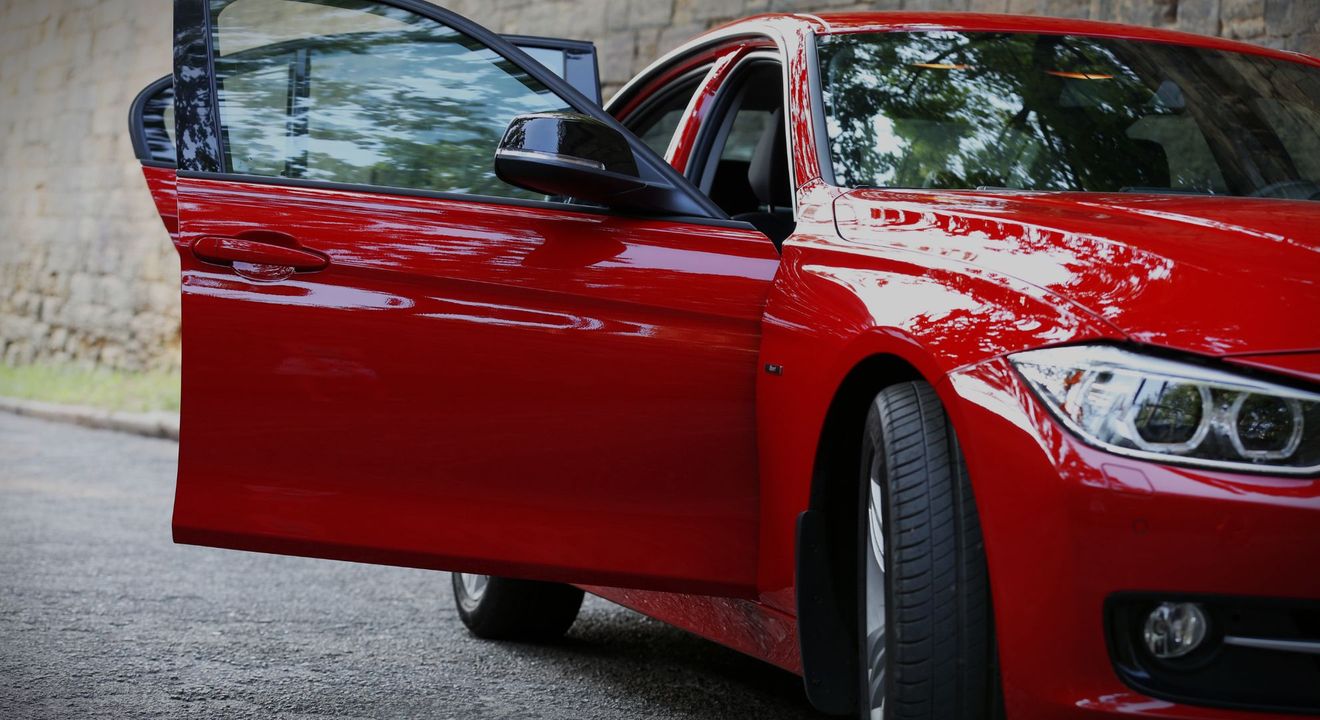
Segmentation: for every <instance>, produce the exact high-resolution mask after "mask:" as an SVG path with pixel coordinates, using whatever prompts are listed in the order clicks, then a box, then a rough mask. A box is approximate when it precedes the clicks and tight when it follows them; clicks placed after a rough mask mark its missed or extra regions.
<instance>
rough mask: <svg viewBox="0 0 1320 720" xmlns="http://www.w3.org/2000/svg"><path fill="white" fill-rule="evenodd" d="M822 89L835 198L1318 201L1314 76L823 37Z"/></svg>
mask: <svg viewBox="0 0 1320 720" xmlns="http://www.w3.org/2000/svg"><path fill="white" fill-rule="evenodd" d="M821 68H822V70H821V74H822V78H821V83H822V89H823V96H824V101H825V108H826V116H827V127H828V131H829V136H830V142H831V151H832V158H833V164H834V171H835V175H836V176H837V177H838V179H839V181H840V182H841V183H843V184H846V185H849V186H887V187H919V188H955V189H956V188H978V187H982V188H1000V187H1002V188H1018V189H1028V190H1080V191H1103V192H1189V193H1208V194H1231V195H1251V196H1261V197H1283V198H1292V199H1308V198H1309V199H1320V159H1318V158H1320V70H1316V69H1315V68H1312V67H1309V66H1307V65H1304V64H1302V63H1294V62H1288V61H1283V60H1277V59H1272V58H1267V57H1262V56H1257V55H1248V54H1243V53H1233V52H1225V51H1218V50H1207V49H1202V48H1196V47H1190V46H1179V45H1169V44H1161V43H1151V42H1139V41H1130V40H1118V39H1109V38H1094V37H1078V36H1061V35H1034V34H1025V33H1016V34H1015V33H956V32H912V33H907V32H896V33H879V34H860V35H853V36H846V37H840V38H835V39H831V40H830V41H828V42H826V43H824V44H822V46H821Z"/></svg>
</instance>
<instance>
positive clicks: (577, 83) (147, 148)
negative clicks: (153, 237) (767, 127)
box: [128, 35, 601, 237]
mask: <svg viewBox="0 0 1320 720" xmlns="http://www.w3.org/2000/svg"><path fill="white" fill-rule="evenodd" d="M504 38H505V39H506V40H508V41H509V42H510V43H512V44H513V45H514V46H515V47H517V48H518V49H519V50H521V51H523V52H524V53H527V54H528V55H529V56H531V57H532V58H533V59H535V60H536V61H537V62H539V63H541V64H542V65H544V66H546V67H547V68H548V69H550V70H551V71H552V72H554V73H555V74H556V75H558V76H559V77H561V78H563V79H564V80H565V82H567V83H568V84H570V85H572V86H573V88H574V89H576V90H577V91H578V92H580V93H582V94H583V95H585V96H586V97H587V98H589V99H591V100H594V101H595V102H596V104H597V105H599V104H601V94H600V68H599V66H598V64H597V60H596V46H595V45H594V44H592V43H591V42H588V41H586V40H567V39H564V38H549V37H535V36H531V35H505V36H504ZM128 134H129V137H130V138H131V139H132V141H133V154H134V155H136V156H137V159H138V160H139V161H140V162H141V163H142V172H143V175H144V176H145V177H146V181H147V188H148V189H149V190H150V191H151V199H152V201H153V202H154V203H155V204H156V210H157V211H158V212H159V213H160V219H161V221H162V222H164V223H165V229H166V230H168V231H169V233H170V237H174V235H175V233H176V231H177V230H178V222H179V218H178V211H177V210H176V208H175V197H174V171H175V162H176V158H175V148H174V75H173V74H170V75H166V76H165V77H163V78H159V79H157V80H156V81H154V82H152V83H151V84H150V85H147V86H146V87H145V88H143V89H142V91H141V92H139V93H138V95H137V97H136V98H135V99H134V100H133V105H132V106H131V107H130V108H129V113H128Z"/></svg>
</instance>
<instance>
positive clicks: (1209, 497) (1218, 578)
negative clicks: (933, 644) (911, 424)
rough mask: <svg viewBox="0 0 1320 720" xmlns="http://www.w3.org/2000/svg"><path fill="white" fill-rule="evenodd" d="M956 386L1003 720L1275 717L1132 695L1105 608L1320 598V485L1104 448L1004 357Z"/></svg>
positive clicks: (954, 403)
mask: <svg viewBox="0 0 1320 720" xmlns="http://www.w3.org/2000/svg"><path fill="white" fill-rule="evenodd" d="M948 382H949V387H947V388H944V389H945V390H947V391H949V392H948V393H947V395H948V397H949V400H950V402H949V405H950V408H949V410H950V415H951V416H952V418H953V422H954V426H955V429H956V430H957V432H958V438H959V441H960V443H961V444H962V447H963V451H964V453H965V455H966V457H967V467H968V470H969V472H970V475H971V478H972V483H973V487H974V489H975V492H976V498H977V504H978V506H979V508H980V514H981V518H982V528H983V532H984V536H985V544H986V554H987V558H988V561H989V565H990V580H991V589H992V594H993V600H994V604H995V623H996V627H995V632H996V634H997V638H998V643H999V653H1000V665H1001V672H1002V679H1003V686H1004V693H1005V702H1006V705H1007V709H1008V714H1009V717H1010V718H1052V717H1105V716H1111V715H1127V716H1137V717H1152V718H1193V717H1194V718H1262V717H1270V716H1271V713H1270V712H1268V711H1260V710H1257V709H1253V710H1244V709H1241V708H1240V707H1238V708H1227V707H1207V706H1205V705H1204V704H1202V701H1201V700H1200V699H1196V700H1194V704H1193V703H1189V702H1186V701H1185V700H1183V701H1174V700H1171V699H1168V696H1166V697H1156V696H1155V695H1159V694H1161V693H1159V692H1158V691H1149V692H1141V691H1138V690H1137V689H1135V687H1134V685H1133V684H1129V683H1128V682H1125V681H1124V680H1123V679H1121V678H1120V677H1119V672H1118V671H1117V670H1116V669H1115V664H1114V660H1113V657H1112V653H1111V647H1110V645H1111V643H1110V639H1111V634H1110V633H1109V631H1108V629H1107V623H1106V617H1107V615H1106V613H1107V610H1106V604H1107V602H1111V601H1112V600H1113V599H1114V598H1116V597H1121V596H1123V595H1124V594H1133V593H1137V594H1155V595H1160V594H1167V595H1170V596H1228V597H1240V596H1249V597H1250V598H1269V599H1272V600H1275V601H1283V602H1285V603H1287V602H1291V601H1299V602H1303V603H1304V602H1307V601H1313V600H1316V599H1320V480H1314V479H1299V478H1278V477H1264V476H1257V475H1242V474H1232V473H1223V472H1213V471H1207V470H1198V469H1189V468H1177V467H1172V466H1165V465H1159V464H1155V463H1150V462H1144V461H1139V460H1133V459H1129V458H1123V457H1118V456H1115V455H1112V454H1109V453H1105V452H1103V451H1100V450H1096V449H1094V448H1091V447H1089V446H1087V445H1085V444H1084V443H1082V442H1081V441H1080V440H1078V439H1076V438H1075V437H1074V436H1072V435H1071V434H1070V433H1068V432H1067V431H1066V430H1064V429H1063V428H1062V427H1061V426H1060V425H1059V424H1057V423H1056V422H1055V421H1054V420H1053V418H1052V417H1050V415H1049V414H1048V412H1047V411H1046V410H1045V408H1044V407H1043V406H1042V405H1041V404H1040V402H1039V401H1038V400H1037V399H1036V398H1035V397H1034V395H1032V393H1031V392H1030V391H1029V390H1028V389H1027V388H1026V386H1025V384H1024V383H1023V382H1022V381H1021V379H1020V378H1019V377H1018V376H1017V374H1016V373H1015V372H1014V371H1013V369H1012V368H1011V367H1010V365H1009V363H1008V362H1007V361H1006V360H1003V359H998V360H994V361H990V362H987V363H983V364H980V365H977V366H974V367H971V368H968V369H965V370H962V371H959V372H957V373H955V374H953V375H952V376H951V377H950V379H949V381H948ZM1314 662H1315V663H1316V672H1317V678H1320V658H1316V659H1315V660H1314ZM1314 712H1320V710H1316V711H1314ZM1274 715H1275V716H1277V717H1293V718H1295V717H1296V715H1294V714H1281V713H1274Z"/></svg>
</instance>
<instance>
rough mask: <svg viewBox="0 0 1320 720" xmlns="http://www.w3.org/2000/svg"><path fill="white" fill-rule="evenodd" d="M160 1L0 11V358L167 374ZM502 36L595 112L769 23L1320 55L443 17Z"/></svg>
mask: <svg viewBox="0 0 1320 720" xmlns="http://www.w3.org/2000/svg"><path fill="white" fill-rule="evenodd" d="M170 6H171V3H170V2H169V0H0V358H3V360H4V361H5V362H7V363H10V364H22V363H30V362H53V363H66V362H74V363H79V364H84V365H96V366H102V367H108V368H118V369H129V370H135V369H145V368H167V369H168V368H172V367H175V366H177V364H178V358H179V331H178V318H179V309H178V278H177V276H178V261H177V259H176V258H175V256H174V254H173V249H172V247H171V246H170V243H169V238H168V236H167V235H166V233H165V231H164V229H163V228H162V226H161V224H160V221H159V220H158V219H157V217H156V213H155V210H154V208H153V207H152V205H151V202H150V199H149V198H148V196H147V191H146V187H145V185H144V183H143V181H142V177H141V174H140V172H139V170H138V167H137V163H136V161H135V160H134V159H133V156H132V149H131V147H130V145H129V141H128V137H127V135H126V134H125V117H126V113H127V110H128V106H129V103H130V102H131V100H132V98H133V96H134V94H135V93H136V92H137V90H138V89H140V88H141V87H143V86H144V85H146V84H147V83H148V82H150V81H151V80H153V79H155V78H156V77H159V76H161V75H164V74H165V73H167V72H169V61H170V60H169V58H170V48H169V37H170V31H169V25H170ZM449 6H450V7H452V8H453V9H454V10H456V11H458V12H459V13H462V14H464V15H467V16H469V17H471V18H473V19H475V20H477V21H478V22H481V23H483V24H485V25H487V26H488V27H491V28H493V29H496V30H498V31H501V32H509V33H521V34H529V35H556V36H563V37H575V38H584V39H590V40H593V41H595V42H596V45H597V47H598V48H599V50H600V54H601V75H602V80H603V82H604V84H605V86H606V96H607V97H608V95H609V93H610V92H611V91H612V90H613V89H617V88H618V87H619V85H621V84H622V83H623V82H625V81H626V80H627V79H628V78H629V77H631V76H632V74H633V73H635V72H636V71H638V70H640V69H641V68H642V67H644V66H645V65H646V64H647V63H649V62H650V61H651V60H653V59H654V58H655V57H657V56H658V55H659V54H661V53H663V52H665V51H667V50H669V49H671V48H673V47H675V46H677V45H678V44H680V43H681V42H683V41H684V40H686V39H687V38H689V37H691V36H693V35H695V34H697V33H698V32H700V31H702V30H704V29H705V28H707V27H711V26H713V25H717V24H720V23H723V22H726V21H728V20H730V19H733V18H736V17H741V16H744V15H749V14H753V13H758V12H766V11H785V10H788V11H802V12H807V11H824V10H846V9H863V8H864V9H875V10H896V9H907V10H975V11H987V12H1015V13H1030V14H1047V15H1058V16H1067V17H1081V18H1093V19H1101V20H1117V21H1122V22H1132V23H1139V24H1144V25H1155V26H1159V27H1170V28H1178V29H1183V30H1189V31H1191V32H1198V33H1204V34H1211V35H1214V34H1222V35H1226V36H1229V37H1235V38H1241V39H1245V40H1249V41H1252V42H1258V43H1262V44H1266V45H1271V46H1275V47H1285V48H1290V49H1294V50H1301V51H1303V52H1308V53H1311V54H1313V55H1320V0H876V1H875V2H870V3H856V2H851V1H850V0H454V1H453V2H451V3H449Z"/></svg>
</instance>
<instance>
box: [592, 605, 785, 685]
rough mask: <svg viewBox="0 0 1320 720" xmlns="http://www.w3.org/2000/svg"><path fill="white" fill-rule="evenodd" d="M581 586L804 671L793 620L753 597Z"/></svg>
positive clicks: (657, 617)
mask: <svg viewBox="0 0 1320 720" xmlns="http://www.w3.org/2000/svg"><path fill="white" fill-rule="evenodd" d="M581 587H582V589H583V590H586V591H587V592H589V593H591V594H592V595H599V596H600V597H603V598H605V599H606V600H609V601H611V602H615V603H618V604H620V605H622V606H624V607H626V608H628V609H630V610H636V611H637V612H639V613H641V614H643V615H647V616H649V617H653V618H655V619H656V620H660V621H661V622H665V623H668V624H670V625H674V626H676V627H679V628H682V629H684V630H687V631H688V632H691V633H693V634H696V635H700V636H701V637H704V638H706V639H707V640H712V641H714V642H717V643H719V644H721V645H724V646H725V647H728V648H732V649H734V650H737V651H738V652H741V653H745V654H747V655H751V656H752V657H754V658H757V659H759V660H764V661H765V662H768V663H770V664H772V665H777V666H779V667H780V668H783V669H784V670H787V671H789V672H792V673H796V674H799V675H801V674H802V658H801V655H800V654H799V653H798V637H797V620H796V618H794V617H793V616H791V615H789V614H787V613H784V612H781V611H779V610H775V609H773V608H770V607H767V606H765V605H762V604H761V603H758V602H756V601H753V600H742V599H738V598H725V597H712V596H708V595H687V594H683V593H667V592H656V591H654V590H625V589H623V588H613V587H599V586H595V585H582V586H581Z"/></svg>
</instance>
